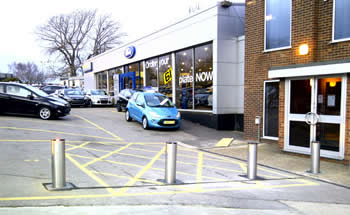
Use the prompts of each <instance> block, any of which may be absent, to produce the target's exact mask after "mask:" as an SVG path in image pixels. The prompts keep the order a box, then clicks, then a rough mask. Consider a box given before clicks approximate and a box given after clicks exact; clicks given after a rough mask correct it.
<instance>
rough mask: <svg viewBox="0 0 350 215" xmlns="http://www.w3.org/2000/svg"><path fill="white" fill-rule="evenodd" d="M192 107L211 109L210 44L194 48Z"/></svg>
mask: <svg viewBox="0 0 350 215" xmlns="http://www.w3.org/2000/svg"><path fill="white" fill-rule="evenodd" d="M194 56H195V64H194V68H195V70H194V74H195V75H194V83H195V84H194V109H198V110H212V106H213V47H212V44H207V45H203V46H199V47H196V48H195V49H194Z"/></svg>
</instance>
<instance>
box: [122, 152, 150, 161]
mask: <svg viewBox="0 0 350 215" xmlns="http://www.w3.org/2000/svg"><path fill="white" fill-rule="evenodd" d="M118 154H119V155H126V156H130V157H136V158H143V159H147V160H149V159H151V158H152V157H147V156H142V155H134V154H129V153H123V152H119V153H118Z"/></svg>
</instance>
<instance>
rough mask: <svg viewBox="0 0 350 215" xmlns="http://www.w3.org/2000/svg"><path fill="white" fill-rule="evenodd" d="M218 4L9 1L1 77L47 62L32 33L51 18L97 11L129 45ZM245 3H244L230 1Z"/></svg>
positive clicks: (204, 0)
mask: <svg viewBox="0 0 350 215" xmlns="http://www.w3.org/2000/svg"><path fill="white" fill-rule="evenodd" d="M217 1H218V0H132V1H130V0H97V1H91V0H56V1H52V0H30V1H28V0H11V1H6V3H3V4H2V5H1V7H0V26H1V33H0V45H1V46H0V73H7V72H8V64H11V63H12V62H34V63H36V64H37V65H38V66H39V68H40V67H41V66H43V64H44V62H46V61H47V60H48V56H46V55H45V53H44V50H43V49H42V48H41V47H40V42H39V41H38V40H37V39H36V37H35V34H34V33H33V32H34V30H35V28H36V27H37V26H39V25H43V24H45V23H46V22H47V21H48V19H49V18H50V17H52V16H56V15H60V14H66V13H70V12H73V11H74V10H77V9H98V12H99V13H101V14H111V15H112V17H113V19H114V20H116V21H118V22H119V23H120V24H121V31H122V32H125V33H127V35H128V36H127V37H125V38H124V39H123V42H124V43H126V42H130V41H133V40H136V39H138V38H140V37H142V36H145V35H147V34H149V33H152V32H154V31H156V30H158V29H161V28H162V27H165V26H167V25H170V24H173V23H175V22H176V21H178V20H181V19H183V18H186V17H188V16H189V8H190V7H196V5H199V8H200V10H203V9H206V8H208V7H211V6H213V5H215V4H216V2H217ZM233 1H235V2H244V0H233Z"/></svg>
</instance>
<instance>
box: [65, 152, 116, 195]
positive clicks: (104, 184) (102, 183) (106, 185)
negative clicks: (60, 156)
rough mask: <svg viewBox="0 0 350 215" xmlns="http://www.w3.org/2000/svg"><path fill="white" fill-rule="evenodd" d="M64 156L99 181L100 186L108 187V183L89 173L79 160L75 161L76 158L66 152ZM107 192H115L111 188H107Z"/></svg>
mask: <svg viewBox="0 0 350 215" xmlns="http://www.w3.org/2000/svg"><path fill="white" fill-rule="evenodd" d="M66 157H67V158H68V159H69V160H70V161H72V163H74V164H75V165H76V166H77V167H78V168H79V169H81V170H82V171H83V172H85V173H86V174H87V175H88V176H90V177H91V178H92V179H94V180H95V181H97V182H98V183H100V184H101V185H102V186H105V187H109V185H108V184H107V183H106V182H104V181H103V180H101V179H100V178H99V177H97V176H95V175H94V174H93V173H91V172H90V171H89V170H88V169H86V168H85V167H84V166H82V165H80V163H79V162H77V161H76V160H74V159H73V158H72V157H71V156H70V155H69V154H66ZM107 190H108V192H110V193H112V194H114V193H116V192H115V191H114V190H113V189H112V188H107Z"/></svg>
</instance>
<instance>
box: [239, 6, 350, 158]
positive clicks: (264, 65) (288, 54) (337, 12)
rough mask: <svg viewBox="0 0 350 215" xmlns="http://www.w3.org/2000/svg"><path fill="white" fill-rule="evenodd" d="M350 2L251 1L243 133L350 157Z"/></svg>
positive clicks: (329, 155) (298, 149)
mask: <svg viewBox="0 0 350 215" xmlns="http://www.w3.org/2000/svg"><path fill="white" fill-rule="evenodd" d="M349 11H350V1H348V0H305V1H296V0H283V1H278V0H247V1H246V25H245V26H246V27H245V36H246V37H245V38H246V43H245V88H244V89H245V96H244V132H245V137H246V138H248V139H252V138H256V136H257V132H258V126H257V125H255V117H256V116H261V117H262V126H261V133H262V134H263V137H262V138H263V139H264V140H265V141H273V142H276V143H278V144H279V145H280V148H281V149H282V150H284V151H288V152H295V153H301V154H310V144H311V141H315V140H317V141H320V143H321V156H322V157H327V158H332V159H338V160H346V161H348V160H349V158H350V78H349V73H350V13H349Z"/></svg>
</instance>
